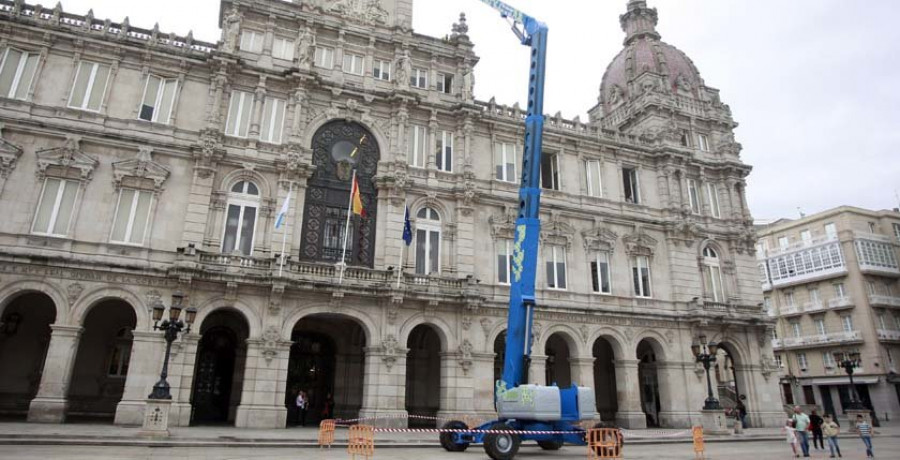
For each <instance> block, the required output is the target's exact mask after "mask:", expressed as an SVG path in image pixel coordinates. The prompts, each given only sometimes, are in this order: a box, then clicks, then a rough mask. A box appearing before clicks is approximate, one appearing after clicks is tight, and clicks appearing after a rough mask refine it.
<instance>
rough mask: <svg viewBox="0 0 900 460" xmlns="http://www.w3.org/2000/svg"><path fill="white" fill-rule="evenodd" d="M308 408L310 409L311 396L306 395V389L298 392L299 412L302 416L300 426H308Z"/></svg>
mask: <svg viewBox="0 0 900 460" xmlns="http://www.w3.org/2000/svg"><path fill="white" fill-rule="evenodd" d="M307 409H309V397H308V396H306V392H305V391H303V390H300V393H297V412H298V414H299V415H298V417H299V418H300V426H306V410H307Z"/></svg>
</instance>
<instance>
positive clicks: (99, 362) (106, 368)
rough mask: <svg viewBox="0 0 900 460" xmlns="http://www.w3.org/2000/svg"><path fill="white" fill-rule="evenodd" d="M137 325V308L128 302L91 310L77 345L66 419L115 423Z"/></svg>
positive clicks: (106, 303) (107, 302)
mask: <svg viewBox="0 0 900 460" xmlns="http://www.w3.org/2000/svg"><path fill="white" fill-rule="evenodd" d="M136 324H137V317H136V316H135V313H134V308H132V306H131V305H130V304H128V303H127V302H125V301H122V300H119V299H115V300H105V301H102V302H99V303H97V304H96V305H94V306H93V307H91V309H90V311H89V312H88V314H87V316H86V317H85V319H84V325H83V327H84V331H83V332H82V333H81V340H79V343H78V354H77V355H76V357H75V367H74V371H73V372H72V383H71V384H70V385H69V396H68V400H69V407H68V411H67V413H66V420H69V421H77V420H92V421H99V420H104V421H106V420H108V421H110V422H111V421H112V420H113V418H114V417H115V414H116V405H117V404H118V403H119V400H121V399H122V393H123V392H124V391H125V379H126V377H127V376H128V367H129V362H130V360H131V342H132V339H133V337H132V335H131V332H132V331H133V330H134V328H135V326H136Z"/></svg>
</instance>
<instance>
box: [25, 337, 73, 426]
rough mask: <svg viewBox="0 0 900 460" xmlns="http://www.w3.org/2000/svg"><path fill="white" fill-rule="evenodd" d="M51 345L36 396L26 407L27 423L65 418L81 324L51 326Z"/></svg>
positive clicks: (62, 419) (53, 421)
mask: <svg viewBox="0 0 900 460" xmlns="http://www.w3.org/2000/svg"><path fill="white" fill-rule="evenodd" d="M50 329H51V330H52V333H51V335H50V345H49V346H48V347H47V357H46V358H44V372H43V374H41V386H40V388H39V389H38V393H37V396H36V397H35V398H34V399H33V400H31V405H30V406H29V407H28V421H29V422H44V423H62V422H64V421H65V420H66V409H67V408H68V401H67V399H66V395H67V393H68V392H69V384H70V383H71V380H72V370H73V369H74V367H75V356H76V354H77V353H78V342H79V340H80V339H81V332H82V331H83V330H84V329H83V328H82V327H80V326H64V325H57V324H52V325H50Z"/></svg>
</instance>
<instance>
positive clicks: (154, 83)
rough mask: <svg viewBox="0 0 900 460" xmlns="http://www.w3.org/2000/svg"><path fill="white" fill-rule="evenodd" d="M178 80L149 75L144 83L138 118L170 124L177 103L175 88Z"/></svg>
mask: <svg viewBox="0 0 900 460" xmlns="http://www.w3.org/2000/svg"><path fill="white" fill-rule="evenodd" d="M177 88H178V80H176V79H174V78H162V77H158V76H156V75H148V76H147V83H146V84H145V85H144V97H143V99H142V100H141V108H140V110H139V111H138V118H140V119H141V120H145V121H152V122H154V123H162V124H168V123H169V119H170V118H171V117H172V109H173V107H174V105H175V90H176V89H177Z"/></svg>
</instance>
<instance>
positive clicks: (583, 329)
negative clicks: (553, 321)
mask: <svg viewBox="0 0 900 460" xmlns="http://www.w3.org/2000/svg"><path fill="white" fill-rule="evenodd" d="M588 334H590V329H589V328H588V326H587V324H584V323H582V324H581V325H580V326H578V335H580V336H581V341H582V342H584V343H585V344H587V342H588V337H589V335H588Z"/></svg>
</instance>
